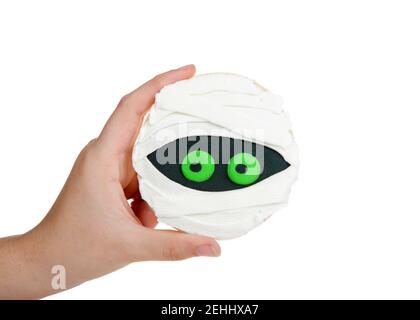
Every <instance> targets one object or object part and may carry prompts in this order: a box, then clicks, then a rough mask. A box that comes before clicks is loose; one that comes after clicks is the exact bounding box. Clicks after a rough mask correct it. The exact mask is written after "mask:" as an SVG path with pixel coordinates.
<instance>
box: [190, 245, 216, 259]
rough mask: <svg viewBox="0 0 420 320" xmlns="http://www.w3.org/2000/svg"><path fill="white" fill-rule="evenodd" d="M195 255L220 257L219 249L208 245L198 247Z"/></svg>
mask: <svg viewBox="0 0 420 320" xmlns="http://www.w3.org/2000/svg"><path fill="white" fill-rule="evenodd" d="M195 253H196V254H197V256H200V257H217V256H219V255H220V251H219V249H218V248H216V247H215V246H213V245H210V244H205V245H202V246H198V247H197V249H196V251H195Z"/></svg>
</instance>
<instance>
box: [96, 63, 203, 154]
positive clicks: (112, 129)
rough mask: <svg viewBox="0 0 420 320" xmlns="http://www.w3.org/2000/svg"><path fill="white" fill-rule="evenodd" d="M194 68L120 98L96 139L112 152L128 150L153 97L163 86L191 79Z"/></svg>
mask: <svg viewBox="0 0 420 320" xmlns="http://www.w3.org/2000/svg"><path fill="white" fill-rule="evenodd" d="M194 73H195V66H194V65H192V64H190V65H186V66H184V67H181V68H179V69H175V70H171V71H167V72H165V73H162V74H159V75H157V76H155V77H154V78H153V79H151V80H149V81H148V82H146V83H144V84H143V85H141V86H140V87H139V88H137V89H136V90H134V91H133V92H131V93H129V94H127V95H126V96H124V97H123V98H122V99H121V101H120V103H119V104H118V106H117V108H116V109H115V111H114V112H113V113H112V115H111V117H110V118H109V119H108V121H107V123H106V124H105V127H104V128H103V130H102V132H101V134H100V136H99V139H100V140H101V142H103V143H104V144H105V145H108V146H110V147H112V148H113V149H114V150H115V151H116V152H126V151H127V150H131V148H132V146H133V144H134V140H135V138H136V135H137V132H138V130H139V128H140V124H141V119H142V118H143V116H144V114H145V113H146V111H147V110H148V109H149V108H150V107H151V106H152V104H153V102H154V99H155V95H156V93H158V92H159V91H160V90H161V89H162V88H163V87H164V86H166V85H168V84H171V83H174V82H177V81H180V80H185V79H188V78H191V77H192V76H193V75H194Z"/></svg>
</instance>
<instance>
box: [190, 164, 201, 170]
mask: <svg viewBox="0 0 420 320" xmlns="http://www.w3.org/2000/svg"><path fill="white" fill-rule="evenodd" d="M190 170H191V171H192V172H199V171H201V164H200V163H191V164H190Z"/></svg>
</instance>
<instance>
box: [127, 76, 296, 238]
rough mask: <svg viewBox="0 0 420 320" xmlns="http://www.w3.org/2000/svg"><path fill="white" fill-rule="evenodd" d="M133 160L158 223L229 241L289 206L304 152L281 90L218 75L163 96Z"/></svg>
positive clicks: (195, 80)
mask: <svg viewBox="0 0 420 320" xmlns="http://www.w3.org/2000/svg"><path fill="white" fill-rule="evenodd" d="M133 166H134V168H135V170H136V172H137V173H138V178H139V184H140V192H141V195H142V198H143V199H144V200H145V201H146V202H147V203H148V204H149V205H150V206H151V207H152V208H153V209H154V211H155V214H156V216H157V218H158V220H159V222H163V223H165V224H167V225H169V226H172V227H174V228H176V229H179V230H182V231H185V232H188V233H195V234H200V235H206V236H210V237H214V238H217V239H229V238H235V237H238V236H241V235H243V234H245V233H247V232H248V231H249V230H251V229H253V228H255V227H257V226H258V225H260V224H261V223H262V222H263V221H265V220H267V218H269V217H270V216H271V215H272V214H273V213H274V212H276V211H278V210H279V209H280V208H282V207H284V206H285V205H286V204H287V201H288V197H289V193H290V188H291V186H292V184H293V183H294V181H295V180H296V177H297V172H298V153H297V147H296V143H295V141H294V138H293V134H292V130H291V125H290V121H289V119H288V117H287V115H286V113H285V112H284V111H283V109H282V101H281V98H280V97H279V96H276V95H274V94H272V93H270V92H268V91H267V90H266V89H264V88H263V87H261V86H260V85H258V84H257V83H256V82H254V81H253V80H250V79H248V78H245V77H242V76H239V75H234V74H227V73H213V74H206V75H199V76H196V77H194V78H191V79H189V80H184V81H179V82H177V83H174V84H171V85H168V86H166V87H164V88H163V89H162V90H161V91H160V93H158V94H157V95H156V100H155V104H154V105H153V106H152V108H151V109H150V111H149V113H148V114H147V115H146V116H145V118H144V120H143V125H142V128H141V130H140V133H139V136H138V138H137V141H136V143H135V146H134V150H133Z"/></svg>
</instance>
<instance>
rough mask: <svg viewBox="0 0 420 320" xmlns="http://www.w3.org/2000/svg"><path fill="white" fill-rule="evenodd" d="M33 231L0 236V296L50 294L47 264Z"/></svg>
mask: <svg viewBox="0 0 420 320" xmlns="http://www.w3.org/2000/svg"><path fill="white" fill-rule="evenodd" d="M34 238H35V234H34V233H32V232H29V233H27V234H24V235H18V236H12V237H7V238H2V239H0V298H1V299H37V298H41V297H44V296H46V295H49V294H52V293H53V292H54V289H53V288H52V286H51V279H52V274H51V268H52V266H50V265H49V263H48V260H45V257H44V256H45V252H44V251H43V249H42V246H41V245H40V243H39V241H35V239H34Z"/></svg>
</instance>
